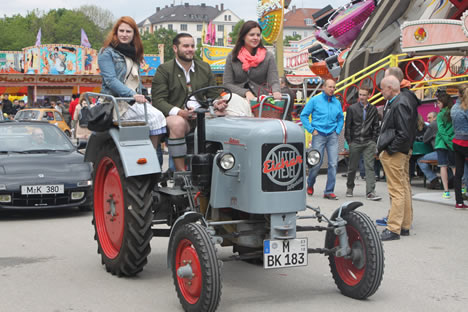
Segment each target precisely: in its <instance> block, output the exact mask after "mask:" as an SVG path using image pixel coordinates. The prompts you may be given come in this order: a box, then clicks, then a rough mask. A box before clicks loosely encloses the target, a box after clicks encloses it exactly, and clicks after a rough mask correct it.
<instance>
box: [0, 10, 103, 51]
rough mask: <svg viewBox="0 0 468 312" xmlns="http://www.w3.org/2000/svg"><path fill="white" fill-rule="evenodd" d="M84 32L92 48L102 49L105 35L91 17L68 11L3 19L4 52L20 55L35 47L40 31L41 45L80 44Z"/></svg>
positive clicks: (0, 33)
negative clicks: (25, 49) (19, 53)
mask: <svg viewBox="0 0 468 312" xmlns="http://www.w3.org/2000/svg"><path fill="white" fill-rule="evenodd" d="M81 28H83V29H84V30H85V32H86V34H87V36H88V39H89V42H90V43H91V46H92V47H93V48H95V49H99V48H100V47H101V45H102V42H103V40H104V35H105V32H104V31H103V30H101V29H100V28H99V27H98V26H97V25H96V24H94V22H92V21H91V20H90V18H89V17H88V16H86V15H85V14H84V13H82V12H79V11H72V10H66V9H56V10H50V11H48V12H47V13H44V12H41V11H39V10H34V11H32V12H28V14H27V15H26V16H24V17H23V16H21V15H14V16H11V17H7V16H5V17H3V18H0V47H1V50H7V51H20V50H21V49H23V48H25V47H28V46H33V45H34V44H35V43H36V35H37V33H38V31H39V29H41V34H42V36H41V43H42V44H77V45H79V44H81Z"/></svg>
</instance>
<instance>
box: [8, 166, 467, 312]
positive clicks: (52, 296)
mask: <svg viewBox="0 0 468 312" xmlns="http://www.w3.org/2000/svg"><path fill="white" fill-rule="evenodd" d="M325 180H326V176H325V175H320V176H319V177H318V181H317V184H316V187H315V189H316V194H315V195H314V196H312V197H308V199H307V202H308V204H310V205H314V206H320V207H321V209H322V211H323V213H324V214H325V215H328V216H330V215H331V214H332V212H333V211H334V210H335V209H336V208H337V207H338V206H339V205H341V204H342V203H344V202H346V201H349V200H350V198H346V197H345V192H346V186H345V183H346V180H345V178H343V177H341V175H340V174H339V175H338V177H337V183H336V194H337V195H338V196H339V200H336V201H332V200H328V199H323V198H322V194H323V189H324V186H325ZM356 182H357V185H356V188H355V191H354V194H355V196H354V198H352V200H358V201H362V202H363V204H364V205H363V206H362V207H360V208H359V210H361V211H363V212H365V213H366V214H368V215H369V217H370V218H371V219H373V220H375V219H376V218H381V217H383V216H385V215H386V213H387V210H388V208H389V207H390V204H389V198H388V195H387V188H386V184H385V183H383V182H377V189H376V191H377V194H379V195H381V196H383V199H382V201H380V202H372V201H368V200H366V199H365V197H364V196H365V182H364V181H362V180H357V181H356ZM413 193H414V194H426V195H424V196H423V197H426V198H428V197H429V196H434V195H432V194H436V193H438V194H439V195H440V197H441V196H442V192H441V191H427V190H425V189H424V188H423V187H422V180H415V181H413ZM413 206H414V223H413V227H412V228H411V235H410V236H409V237H402V238H401V239H400V240H398V241H390V242H384V243H383V245H384V252H385V272H384V278H383V281H382V284H381V285H380V288H379V289H378V290H377V292H376V293H375V294H374V295H373V296H372V297H370V298H369V299H367V300H362V301H359V300H354V299H350V298H348V297H345V296H343V295H341V294H340V293H339V291H338V289H337V288H336V286H335V284H334V282H333V279H332V277H331V274H330V269H329V265H328V260H327V258H326V257H324V256H322V255H310V256H309V264H308V266H307V267H299V268H291V269H274V270H264V269H263V268H262V267H261V266H258V265H253V264H249V263H246V262H239V261H235V262H225V263H224V265H223V268H222V276H223V289H222V296H221V303H220V306H219V308H218V311H236V312H237V311H318V310H320V311H391V312H394V311H424V312H427V311H466V310H467V308H466V306H467V304H468V282H467V280H468V260H467V259H468V249H467V248H466V246H467V243H466V240H467V239H466V238H467V236H468V230H467V225H468V211H458V210H455V208H454V206H453V205H452V206H448V205H443V204H440V203H432V202H422V201H416V200H414V201H413ZM304 214H306V215H307V214H311V212H310V211H307V212H304ZM91 219H92V215H91V213H82V212H78V211H77V210H66V211H36V212H27V213H15V214H11V213H0V311H1V312H10V311H11V312H17V311H18V312H19V311H25V312H29V311H34V312H36V311H37V312H42V311H44V312H65V311H66V312H68V311H74V312H77V311H78V312H81V311H83V312H89V311H94V312H100V311H103V312H104V311H115V312H120V311H122V312H123V311H139V312H146V311H148V312H149V311H182V308H181V306H180V304H179V302H178V299H177V296H176V293H175V289H174V285H173V281H172V274H171V271H170V270H168V269H167V266H166V250H167V242H168V240H167V238H153V240H152V242H151V245H152V252H151V254H150V256H149V258H148V264H147V265H146V266H145V269H144V270H143V272H141V273H140V274H139V275H137V276H136V277H132V278H118V277H115V276H112V275H110V274H109V273H107V272H106V271H105V269H104V268H103V266H102V265H101V264H100V258H99V256H98V255H97V253H96V249H97V245H96V242H95V241H94V240H93V235H94V230H93V227H92V226H91ZM301 222H304V223H302V224H307V225H316V224H317V223H316V222H315V221H314V220H305V221H301ZM378 228H379V231H381V230H383V228H382V227H378ZM304 235H305V236H306V237H307V238H308V239H309V247H323V243H324V233H315V232H314V233H308V234H304ZM301 236H302V235H301ZM218 253H219V255H220V257H228V256H230V255H231V254H232V253H231V248H229V247H222V248H221V247H220V248H218Z"/></svg>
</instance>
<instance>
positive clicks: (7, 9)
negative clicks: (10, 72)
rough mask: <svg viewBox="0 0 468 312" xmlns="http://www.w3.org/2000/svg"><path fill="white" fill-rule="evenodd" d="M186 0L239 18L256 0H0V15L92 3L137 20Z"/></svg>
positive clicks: (335, 0)
mask: <svg viewBox="0 0 468 312" xmlns="http://www.w3.org/2000/svg"><path fill="white" fill-rule="evenodd" d="M185 2H188V3H190V4H192V5H194V4H201V3H206V4H207V5H212V6H215V5H217V4H218V5H219V4H220V3H224V8H225V9H230V10H232V11H233V12H234V13H235V14H237V15H238V16H239V17H240V18H241V19H245V20H248V19H256V18H257V16H256V7H257V2H258V1H256V0H224V1H223V0H182V1H181V0H175V1H173V0H157V1H148V0H99V1H96V0H94V1H90V0H2V4H1V5H0V17H3V16H4V15H6V16H12V15H14V14H21V15H25V14H26V13H27V12H28V11H32V10H33V9H36V8H37V9H39V10H42V11H46V12H47V11H49V10H50V9H57V8H66V9H73V8H78V7H80V6H82V5H86V4H88V5H89V4H95V5H97V6H99V7H101V8H104V9H108V10H110V11H111V12H112V13H113V14H114V16H115V17H120V16H122V15H130V16H132V17H133V18H134V19H135V20H136V22H137V23H139V22H141V21H142V20H143V19H145V18H147V17H149V16H151V15H152V14H154V13H155V12H156V7H158V6H159V7H164V6H165V5H170V4H172V3H175V4H176V5H178V4H181V3H185ZM347 2H349V1H347V0H328V1H327V0H314V1H310V0H305V1H303V0H293V1H292V2H291V6H292V5H296V7H298V8H303V7H308V8H311V7H312V8H323V7H325V6H326V5H327V4H331V5H332V6H333V7H335V8H336V7H337V6H340V5H343V4H345V3H347Z"/></svg>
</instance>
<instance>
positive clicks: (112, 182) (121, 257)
mask: <svg viewBox="0 0 468 312" xmlns="http://www.w3.org/2000/svg"><path fill="white" fill-rule="evenodd" d="M93 176H94V213H93V224H94V229H95V236H94V238H95V239H96V240H97V242H98V253H99V254H101V262H102V264H104V266H105V268H106V270H107V271H108V272H110V273H112V274H113V275H118V276H133V275H135V274H137V273H138V272H140V271H141V270H143V267H144V266H145V264H146V263H147V256H148V254H149V253H150V251H151V247H150V241H151V238H152V237H153V233H152V230H151V222H152V220H153V211H152V209H153V207H152V206H153V196H152V191H153V187H154V184H155V177H154V176H153V175H144V176H135V177H129V178H125V173H124V170H123V167H122V162H121V159H120V155H119V152H118V150H117V148H116V147H115V145H114V144H113V143H111V144H106V145H105V146H103V147H102V148H101V150H100V153H99V155H98V157H97V159H96V162H95V165H94V172H93Z"/></svg>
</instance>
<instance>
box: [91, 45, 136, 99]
mask: <svg viewBox="0 0 468 312" xmlns="http://www.w3.org/2000/svg"><path fill="white" fill-rule="evenodd" d="M98 64H99V69H100V71H101V77H102V89H101V93H104V94H110V95H113V96H116V97H133V95H134V94H136V93H137V92H138V93H139V94H141V90H142V85H141V79H140V84H139V87H138V89H137V92H135V91H133V90H132V89H130V88H128V87H127V86H126V85H125V83H124V81H125V74H126V73H127V65H126V63H125V57H124V55H123V54H122V53H120V52H119V51H117V50H115V49H114V48H112V47H110V46H109V47H107V48H105V49H103V50H101V51H99V56H98Z"/></svg>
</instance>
